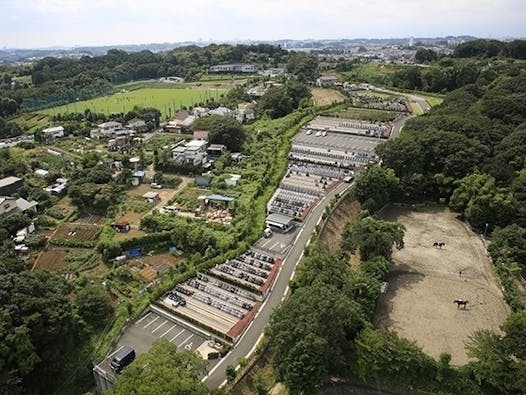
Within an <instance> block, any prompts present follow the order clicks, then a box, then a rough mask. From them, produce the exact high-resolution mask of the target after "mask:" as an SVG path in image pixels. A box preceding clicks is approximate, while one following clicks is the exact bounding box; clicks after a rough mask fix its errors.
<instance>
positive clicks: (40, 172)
mask: <svg viewBox="0 0 526 395" xmlns="http://www.w3.org/2000/svg"><path fill="white" fill-rule="evenodd" d="M48 175H49V171H47V170H44V169H36V170H35V176H37V177H40V178H46V177H47V176H48Z"/></svg>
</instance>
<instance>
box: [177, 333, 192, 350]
mask: <svg viewBox="0 0 526 395" xmlns="http://www.w3.org/2000/svg"><path fill="white" fill-rule="evenodd" d="M193 336H194V334H193V333H191V334H190V336H188V337H187V338H186V339H184V340H183V342H182V343H181V344H179V347H181V346H182V345H183V344H185V343H186V342H187V341H188V340H190V339H191V338H192V337H193Z"/></svg>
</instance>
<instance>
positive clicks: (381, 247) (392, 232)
mask: <svg viewBox="0 0 526 395" xmlns="http://www.w3.org/2000/svg"><path fill="white" fill-rule="evenodd" d="M404 231H405V227H404V226H403V225H402V224H399V223H397V222H388V221H382V220H376V219H374V218H373V217H365V218H361V219H359V220H357V221H355V222H353V223H351V224H350V225H348V226H346V228H345V231H344V234H343V248H344V249H346V250H348V251H351V252H355V251H356V250H359V251H360V258H361V259H362V261H367V260H369V259H371V258H373V257H376V256H382V257H384V258H386V259H389V258H390V257H391V251H392V248H393V244H394V245H395V246H396V248H398V249H402V248H403V247H404Z"/></svg>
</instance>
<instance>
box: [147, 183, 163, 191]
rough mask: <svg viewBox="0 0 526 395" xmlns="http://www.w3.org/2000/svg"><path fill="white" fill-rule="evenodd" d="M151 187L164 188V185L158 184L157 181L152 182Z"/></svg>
mask: <svg viewBox="0 0 526 395" xmlns="http://www.w3.org/2000/svg"><path fill="white" fill-rule="evenodd" d="M150 187H152V188H155V189H162V188H163V186H162V185H161V184H157V183H156V182H152V183H151V184H150Z"/></svg>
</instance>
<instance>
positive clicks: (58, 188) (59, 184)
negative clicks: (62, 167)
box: [44, 178, 69, 196]
mask: <svg viewBox="0 0 526 395" xmlns="http://www.w3.org/2000/svg"><path fill="white" fill-rule="evenodd" d="M68 181H69V180H68V179H67V178H57V179H56V180H55V183H54V184H52V185H50V186H48V187H46V188H44V191H46V192H47V193H49V194H50V195H53V196H59V195H62V194H63V193H64V192H65V191H66V187H67V186H68Z"/></svg>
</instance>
